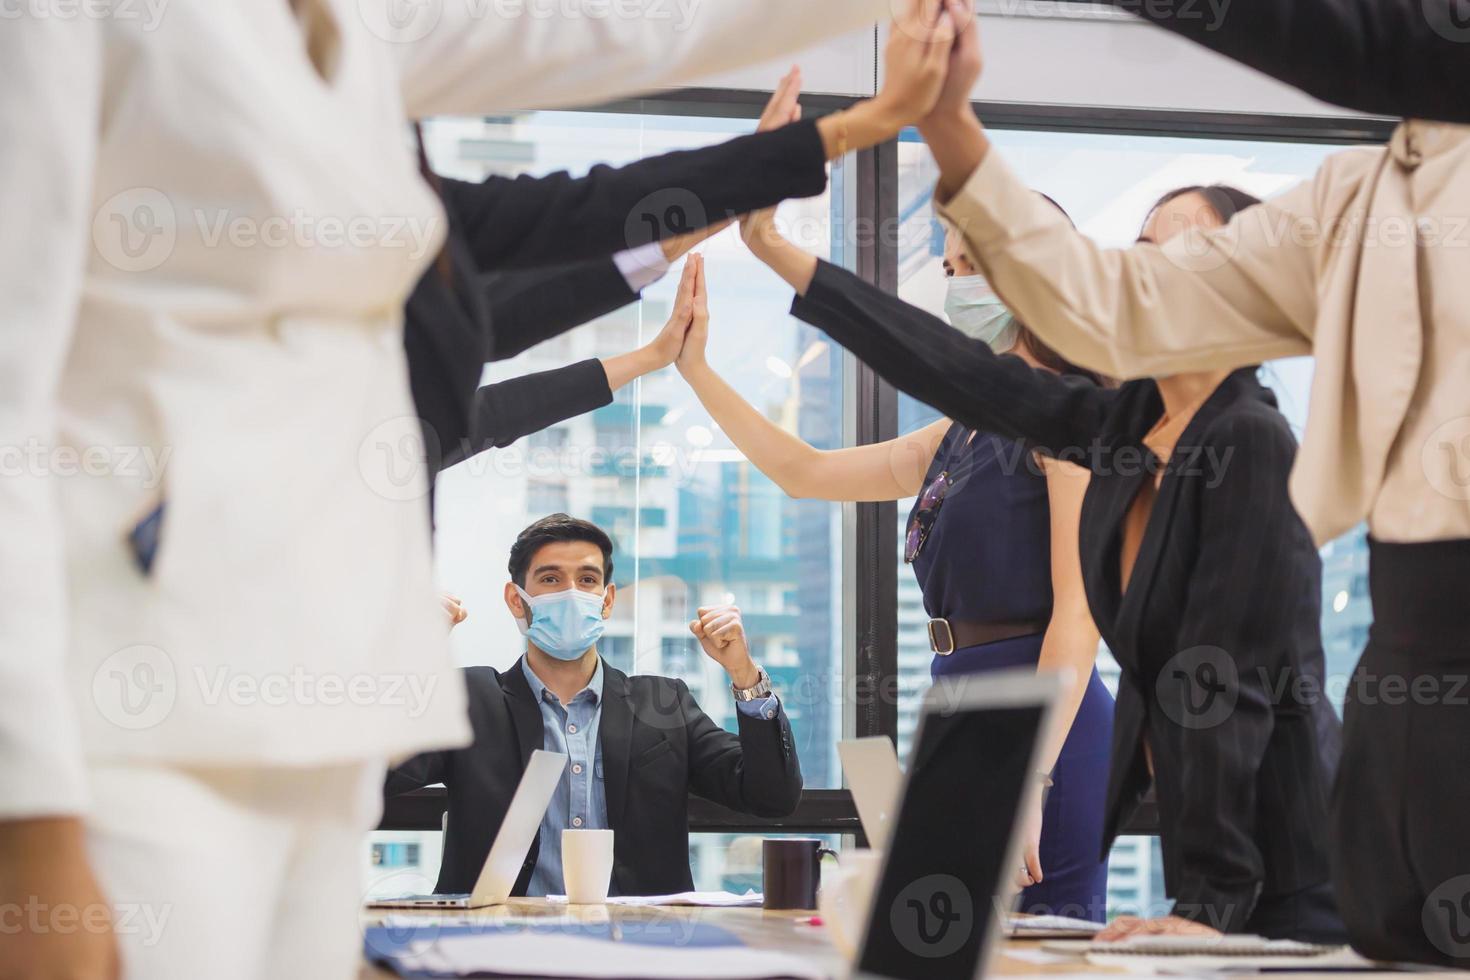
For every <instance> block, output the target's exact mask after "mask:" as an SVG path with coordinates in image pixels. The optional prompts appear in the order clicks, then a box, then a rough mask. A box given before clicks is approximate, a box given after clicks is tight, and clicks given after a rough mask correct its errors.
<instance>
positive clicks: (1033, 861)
mask: <svg viewBox="0 0 1470 980" xmlns="http://www.w3.org/2000/svg"><path fill="white" fill-rule="evenodd" d="M1026 873H1027V874H1029V875H1030V876H1031V883H1032V884H1040V883H1041V882H1042V881H1043V880H1044V879H1045V877H1046V876H1045V875H1043V874H1042V873H1041V855H1040V854H1039V853H1038V852H1037V851H1036V850H1035V849H1033V848H1027V849H1026Z"/></svg>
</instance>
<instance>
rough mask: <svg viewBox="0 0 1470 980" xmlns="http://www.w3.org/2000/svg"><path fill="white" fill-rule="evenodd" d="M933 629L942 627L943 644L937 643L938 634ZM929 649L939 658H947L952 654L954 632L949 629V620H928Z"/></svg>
mask: <svg viewBox="0 0 1470 980" xmlns="http://www.w3.org/2000/svg"><path fill="white" fill-rule="evenodd" d="M935 627H942V628H943V630H944V639H945V643H944V644H941V643H940V642H939V636H938V633H937V632H936V630H935ZM929 649H931V650H933V651H934V652H935V653H936V654H938V655H939V656H941V657H947V656H949V655H950V654H951V653H954V630H953V629H952V628H951V627H950V625H949V620H947V619H931V620H929Z"/></svg>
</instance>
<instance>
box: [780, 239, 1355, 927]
mask: <svg viewBox="0 0 1470 980" xmlns="http://www.w3.org/2000/svg"><path fill="white" fill-rule="evenodd" d="M792 314H793V315H794V316H797V317H799V318H800V319H802V320H804V321H806V322H807V323H810V324H812V325H813V326H816V327H818V328H820V329H821V330H823V331H825V332H826V333H827V334H828V336H830V337H831V338H832V339H833V340H835V341H837V343H839V344H841V345H842V346H844V347H846V348H847V349H848V350H850V351H852V352H853V353H854V354H856V355H857V356H858V357H859V358H861V359H862V360H863V361H864V362H865V363H867V364H870V365H872V366H873V369H874V370H875V371H877V372H878V374H879V375H881V376H882V377H883V379H884V380H885V381H888V382H889V383H890V384H892V385H893V386H894V387H896V388H898V389H899V390H900V391H904V392H907V393H908V394H910V395H912V396H914V397H915V398H919V399H921V400H923V401H924V402H926V403H928V404H929V405H932V406H934V407H935V408H937V409H939V410H940V411H941V412H944V413H945V414H947V415H949V416H950V417H951V418H953V419H955V420H956V421H958V422H961V423H963V424H965V425H968V426H971V427H973V428H976V429H980V430H982V431H987V432H994V433H997V434H999V435H1003V436H1006V437H1008V438H1012V439H1018V440H1022V441H1023V442H1024V443H1025V444H1026V445H1028V446H1029V447H1031V448H1032V449H1034V450H1035V451H1037V452H1042V453H1044V454H1046V455H1050V456H1056V457H1060V458H1062V459H1069V460H1071V461H1073V462H1077V463H1079V464H1081V465H1083V466H1086V467H1088V468H1089V469H1091V470H1092V476H1091V480H1090V482H1089V484H1088V488H1087V493H1086V496H1085V498H1084V501H1083V506H1082V526H1081V531H1080V535H1079V540H1078V550H1079V552H1080V557H1081V562H1082V576H1083V581H1084V586H1085V588H1086V591H1087V600H1088V606H1089V608H1090V610H1091V612H1092V617H1093V620H1094V622H1095V623H1096V624H1097V628H1098V630H1099V631H1100V632H1101V633H1102V636H1103V639H1104V640H1106V641H1107V644H1108V648H1109V649H1110V650H1111V651H1112V653H1113V655H1114V657H1116V658H1117V661H1118V664H1119V666H1120V667H1121V668H1122V678H1121V680H1120V681H1119V685H1118V705H1117V712H1116V718H1115V722H1114V725H1113V749H1112V765H1111V773H1110V777H1109V787H1108V797H1107V807H1108V810H1107V828H1106V834H1105V837H1104V854H1106V852H1107V849H1108V848H1109V847H1111V845H1112V843H1113V840H1114V838H1115V837H1116V835H1117V833H1118V829H1119V828H1120V827H1121V826H1123V825H1124V824H1125V823H1126V822H1127V820H1128V818H1129V817H1130V815H1132V814H1133V812H1134V811H1135V810H1136V809H1137V808H1138V806H1139V804H1140V801H1141V798H1142V796H1143V794H1144V792H1145V791H1146V790H1147V789H1148V787H1149V785H1150V783H1151V782H1152V783H1153V784H1154V786H1155V789H1156V792H1157V797H1158V804H1159V822H1160V836H1161V838H1162V844H1163V853H1164V883H1165V888H1166V890H1167V892H1168V894H1169V895H1171V896H1172V897H1173V898H1174V899H1175V900H1176V905H1175V909H1174V911H1175V913H1176V914H1179V915H1183V916H1186V917H1188V918H1193V919H1197V920H1199V921H1203V922H1206V923H1207V924H1209V925H1212V926H1215V927H1217V928H1219V929H1222V930H1224V931H1227V932H1241V931H1257V930H1260V931H1267V930H1269V929H1270V928H1272V926H1268V925H1265V924H1262V923H1260V922H1253V921H1252V918H1253V916H1254V915H1255V914H1256V911H1257V909H1258V907H1259V906H1263V905H1264V904H1265V903H1266V902H1267V901H1268V900H1285V899H1286V898H1288V897H1289V896H1291V895H1293V894H1295V893H1297V892H1300V891H1302V890H1304V889H1307V888H1312V887H1315V886H1319V885H1321V884H1323V883H1324V882H1326V881H1327V880H1328V870H1329V869H1328V867H1327V854H1326V846H1325V841H1324V839H1323V838H1324V834H1323V828H1324V827H1326V825H1327V803H1328V790H1329V788H1330V786H1331V783H1332V779H1333V777H1334V775H1335V773H1336V770H1337V760H1338V757H1339V755H1340V753H1341V738H1342V734H1341V732H1342V727H1341V724H1340V723H1339V721H1338V719H1337V715H1336V713H1335V712H1334V710H1333V708H1332V706H1331V704H1330V703H1329V702H1328V700H1327V698H1326V696H1325V685H1326V677H1325V675H1326V664H1325V661H1324V658H1323V654H1322V637H1321V601H1322V595H1321V587H1322V586H1321V583H1322V561H1321V558H1320V557H1319V556H1318V554H1317V549H1316V547H1315V546H1314V545H1313V543H1312V539H1311V535H1310V534H1308V533H1307V529H1306V526H1305V525H1304V524H1303V523H1302V521H1301V518H1300V517H1299V516H1297V513H1296V511H1295V510H1294V509H1293V508H1292V505H1291V501H1290V499H1289V498H1288V496H1287V476H1288V475H1289V473H1290V472H1291V466H1292V462H1293V460H1294V459H1295V456H1296V442H1295V439H1294V438H1293V437H1292V434H1291V430H1290V428H1289V427H1288V425H1287V423H1286V419H1285V418H1283V417H1282V415H1281V413H1280V412H1279V411H1277V410H1276V407H1275V400H1274V396H1272V395H1271V393H1270V392H1269V391H1268V390H1267V389H1265V388H1264V387H1263V386H1262V385H1261V384H1260V382H1259V381H1257V380H1256V378H1255V371H1254V369H1252V368H1242V369H1240V370H1238V371H1236V372H1234V373H1232V374H1231V375H1229V376H1228V377H1227V378H1226V379H1225V380H1224V381H1223V382H1221V384H1220V385H1219V387H1218V388H1216V390H1215V392H1214V393H1213V394H1212V395H1211V396H1210V397H1209V398H1208V399H1207V400H1206V402H1205V403H1204V404H1203V405H1202V406H1201V407H1200V408H1199V410H1198V411H1197V412H1196V413H1195V415H1194V417H1193V419H1192V420H1191V421H1190V423H1189V425H1188V426H1187V427H1186V429H1185V431H1184V432H1183V434H1182V435H1181V436H1180V439H1179V443H1178V445H1177V446H1176V448H1175V451H1174V453H1173V455H1172V457H1171V459H1170V460H1169V464H1168V466H1167V468H1165V469H1164V470H1163V474H1164V475H1163V478H1162V482H1161V483H1160V484H1159V486H1158V492H1157V496H1156V498H1155V500H1154V504H1153V509H1152V511H1151V513H1150V515H1149V520H1148V525H1147V528H1146V530H1145V532H1144V535H1143V542H1142V545H1141V546H1140V549H1139V552H1138V557H1137V559H1136V561H1135V563H1134V565H1133V569H1132V574H1131V575H1130V577H1129V581H1128V586H1127V588H1126V590H1125V589H1123V588H1121V584H1120V582H1121V566H1120V561H1119V554H1120V548H1121V541H1122V534H1123V525H1124V521H1125V519H1126V517H1127V514H1128V511H1129V509H1130V507H1131V505H1132V502H1133V500H1134V499H1135V498H1136V497H1137V496H1138V493H1139V490H1140V489H1141V488H1142V487H1143V486H1144V485H1145V483H1146V482H1147V481H1152V480H1153V479H1154V478H1155V474H1156V473H1157V472H1158V469H1157V465H1158V461H1157V459H1156V458H1155V457H1153V455H1152V453H1151V452H1150V451H1149V450H1148V448H1147V447H1146V446H1145V445H1144V444H1143V437H1144V436H1145V435H1147V434H1148V432H1149V430H1150V429H1151V428H1152V427H1153V425H1154V424H1155V423H1156V422H1157V421H1158V420H1159V418H1160V417H1161V416H1162V415H1163V410H1164V409H1163V402H1162V400H1161V398H1160V396H1159V392H1158V386H1157V384H1156V383H1155V382H1154V381H1152V380H1149V379H1145V380H1140V381H1130V382H1128V383H1127V384H1124V385H1123V386H1122V387H1121V388H1100V387H1098V386H1097V385H1094V384H1091V383H1088V382H1085V381H1083V380H1081V379H1080V378H1064V377H1059V376H1058V375H1056V374H1053V373H1051V372H1049V371H1044V370H1040V369H1037V368H1032V367H1030V366H1029V365H1028V364H1027V363H1026V362H1025V361H1023V360H1021V359H1020V358H1019V357H1014V356H1010V355H1006V356H997V355H995V354H994V353H992V352H991V350H990V348H989V347H988V346H987V345H986V344H985V343H984V342H982V341H978V340H973V339H971V338H969V337H966V336H965V335H964V334H962V333H961V332H960V331H958V330H955V329H954V328H953V327H951V326H949V324H947V323H945V322H944V321H943V320H940V319H938V318H937V317H935V316H933V315H931V314H929V313H927V312H925V311H924V310H921V309H919V308H918V307H915V306H912V305H910V304H908V303H905V302H904V301H903V300H901V299H899V298H898V297H896V296H892V295H890V294H888V293H885V292H883V291H882V290H881V289H879V288H878V287H876V286H873V285H871V284H869V283H866V282H863V281H862V280H860V279H858V278H857V277H856V276H854V275H852V274H851V273H849V272H846V271H845V270H843V269H839V268H837V267H835V266H832V265H830V264H828V263H826V262H823V263H820V264H819V266H818V269H817V273H816V275H815V277H814V278H813V280H812V283H811V286H810V288H809V289H808V290H807V293H806V295H805V296H804V297H798V299H797V300H796V302H795V303H794V304H793V306H792ZM1151 461H1152V462H1151ZM1145 740H1147V744H1148V745H1149V747H1150V748H1151V749H1152V752H1153V760H1154V765H1153V774H1152V777H1151V775H1150V772H1149V766H1148V764H1147V761H1146V758H1145V750H1144V744H1145Z"/></svg>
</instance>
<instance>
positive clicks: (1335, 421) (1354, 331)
mask: <svg viewBox="0 0 1470 980" xmlns="http://www.w3.org/2000/svg"><path fill="white" fill-rule="evenodd" d="M940 213H941V214H942V215H943V216H944V217H945V218H947V219H948V220H949V221H951V222H953V223H954V224H955V225H956V226H957V227H959V228H960V229H961V231H962V232H963V234H964V236H965V240H966V242H967V245H968V249H969V252H970V255H971V257H972V258H973V259H974V260H975V262H976V263H977V264H978V265H979V267H980V268H981V269H982V270H984V273H985V275H986V276H987V277H988V278H989V279H990V281H991V282H992V283H993V284H994V286H995V289H996V291H997V293H998V294H999V295H1000V296H1001V297H1002V298H1003V299H1004V300H1005V302H1006V304H1007V305H1008V306H1010V307H1011V309H1012V310H1013V311H1015V313H1016V314H1017V315H1018V316H1019V317H1020V318H1021V319H1022V320H1023V321H1024V322H1025V323H1027V324H1028V325H1029V326H1030V327H1031V328H1032V329H1033V330H1035V331H1036V332H1037V333H1038V334H1039V335H1040V336H1041V337H1042V338H1043V339H1045V340H1046V342H1047V343H1049V344H1051V345H1053V346H1055V347H1056V349H1057V350H1059V351H1061V352H1062V353H1063V354H1065V355H1066V356H1067V357H1069V358H1071V359H1072V360H1075V361H1077V362H1078V363H1080V364H1083V365H1085V366H1087V367H1090V368H1094V369H1096V370H1100V371H1104V372H1106V373H1108V374H1111V375H1114V376H1116V377H1120V378H1136V377H1143V376H1155V377H1157V376H1165V375H1170V374H1177V373H1179V372H1183V371H1199V370H1206V369H1213V368H1227V367H1239V366H1243V365H1247V364H1253V363H1256V362H1259V361H1265V360H1268V359H1271V358H1277V357H1290V356H1293V355H1300V354H1312V355H1315V357H1316V360H1317V365H1316V374H1315V376H1314V379H1313V383H1312V394H1311V401H1310V411H1309V417H1308V421H1307V428H1306V433H1305V436H1304V438H1303V443H1302V449H1301V453H1300V455H1299V456H1298V458H1297V464H1296V468H1295V470H1294V471H1293V473H1292V478H1291V494H1292V499H1293V501H1294V502H1295V503H1296V506H1297V509H1298V510H1299V511H1300V512H1301V515H1302V518H1303V519H1304V520H1305V521H1306V523H1307V525H1308V526H1309V527H1310V528H1311V529H1312V532H1313V534H1314V536H1315V537H1316V539H1317V541H1318V543H1322V542H1325V541H1327V540H1330V539H1331V538H1333V537H1336V536H1337V535H1339V534H1341V533H1342V532H1344V531H1346V530H1348V529H1349V528H1351V527H1353V526H1354V525H1355V524H1357V523H1358V522H1359V521H1362V520H1364V519H1366V520H1367V521H1368V523H1369V528H1370V530H1371V531H1372V533H1373V534H1374V535H1375V536H1376V537H1378V538H1379V539H1381V540H1385V541H1430V540H1437V539H1445V538H1466V537H1470V128H1467V127H1460V126H1448V125H1441V124H1432V123H1425V122H1418V121H1410V122H1406V123H1404V124H1402V125H1401V126H1400V127H1399V128H1398V130H1397V131H1396V132H1395V134H1394V136H1393V139H1392V141H1391V142H1390V143H1389V144H1388V145H1387V146H1386V147H1374V148H1364V149H1352V150H1347V151H1345V152H1342V153H1339V154H1337V155H1335V156H1333V157H1331V158H1330V159H1328V160H1327V161H1326V162H1325V163H1324V164H1323V165H1322V168H1321V170H1319V171H1318V172H1317V174H1316V176H1315V177H1313V178H1312V179H1311V180H1310V181H1307V182H1306V183H1304V184H1302V185H1300V186H1298V187H1296V188H1294V189H1293V190H1291V191H1288V192H1286V193H1284V194H1282V195H1281V196H1279V197H1277V198H1274V199H1273V200H1271V201H1269V202H1267V203H1266V204H1264V205H1262V206H1260V207H1255V208H1250V209H1248V210H1246V211H1244V212H1242V213H1241V214H1240V215H1238V216H1237V217H1236V218H1235V219H1234V220H1233V221H1232V222H1231V223H1230V224H1229V225H1228V226H1227V227H1225V228H1223V229H1217V230H1214V231H1208V232H1204V231H1199V230H1198V229H1195V230H1191V231H1189V232H1188V233H1186V234H1181V235H1178V236H1177V237H1175V238H1173V239H1172V240H1170V241H1169V242H1168V243H1167V245H1165V246H1163V247H1159V246H1156V245H1150V244H1140V245H1136V246H1134V247H1132V248H1128V249H1122V250H1109V249H1102V248H1099V247H1097V246H1096V245H1094V244H1093V243H1092V242H1091V241H1089V240H1088V239H1087V238H1085V237H1083V236H1082V235H1080V234H1078V233H1077V232H1076V231H1074V230H1073V229H1072V228H1071V227H1070V226H1069V225H1068V223H1067V221H1066V220H1065V219H1064V218H1063V217H1062V216H1061V215H1060V214H1059V213H1058V212H1057V210H1056V209H1055V208H1053V207H1052V206H1051V205H1049V204H1047V203H1046V202H1045V201H1043V200H1041V199H1040V198H1039V197H1038V196H1037V195H1035V194H1033V193H1031V192H1029V191H1028V190H1027V188H1026V187H1025V185H1024V184H1022V183H1021V182H1020V181H1019V180H1018V179H1017V178H1016V176H1015V174H1014V173H1012V171H1011V170H1010V168H1009V167H1007V166H1006V164H1005V161H1004V160H1002V159H1001V156H1000V154H999V153H998V152H996V151H994V150H992V151H991V152H990V153H989V154H988V155H987V156H986V158H985V160H984V161H983V162H982V163H981V164H980V166H979V167H978V168H976V170H975V172H974V174H972V175H971V177H970V178H969V180H968V182H967V183H966V184H965V186H964V187H963V189H962V190H961V191H960V192H959V193H958V194H956V195H955V196H954V198H953V199H952V200H950V201H948V202H946V203H944V204H942V205H941V207H940Z"/></svg>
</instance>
